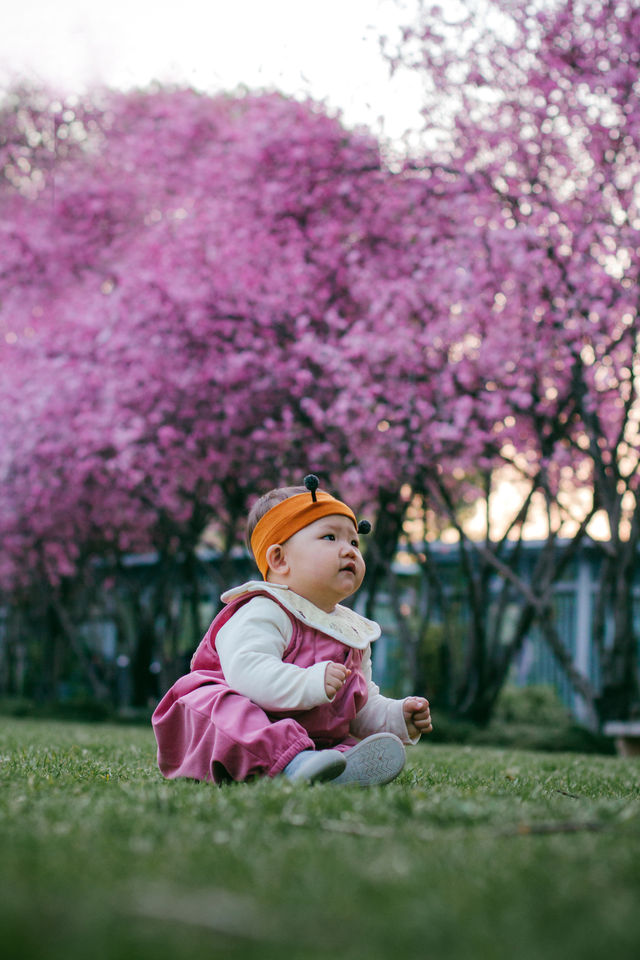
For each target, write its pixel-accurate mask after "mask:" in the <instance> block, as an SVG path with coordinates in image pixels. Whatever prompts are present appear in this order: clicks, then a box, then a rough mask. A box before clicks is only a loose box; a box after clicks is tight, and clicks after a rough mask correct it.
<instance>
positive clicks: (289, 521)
mask: <svg viewBox="0 0 640 960" xmlns="http://www.w3.org/2000/svg"><path fill="white" fill-rule="evenodd" d="M333 513H337V514H340V515H341V516H343V517H349V519H350V520H353V525H354V527H355V528H356V530H357V529H358V521H357V520H356V515H355V513H354V512H353V510H351V508H350V507H348V506H347V505H346V503H343V502H342V500H336V498H335V497H332V496H331V494H330V493H325V492H324V490H318V491H316V499H315V500H313V499H312V498H311V494H310V493H296V494H295V496H293V497H287V499H286V500H282V501H281V502H280V503H276V505H275V507H271V509H270V510H267V512H266V513H265V515H264V516H263V517H261V518H260V520H259V521H258V522H257V524H256V526H255V529H254V531H253V533H252V534H251V549H252V551H253V555H254V557H255V558H256V563H257V564H258V569H259V570H260V573H261V574H262V577H263V579H264V580H266V579H267V573H268V571H269V564H268V563H267V550H268V549H269V547H270V546H272V545H273V544H274V543H284V542H285V540H288V539H289V537H292V536H293V535H294V533H297V532H298V530H302V529H303V527H308V526H309V524H310V523H313V522H314V520H320V518H321V517H328V516H330V515H331V514H333Z"/></svg>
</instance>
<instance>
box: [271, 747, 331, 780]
mask: <svg viewBox="0 0 640 960" xmlns="http://www.w3.org/2000/svg"><path fill="white" fill-rule="evenodd" d="M345 767H346V760H345V754H344V753H341V752H340V750H302V751H301V752H300V753H298V754H296V756H295V757H294V758H293V760H291V761H290V762H289V763H288V764H287V765H286V767H285V768H284V770H283V771H282V772H283V773H284V775H285V777H288V778H289V780H291V781H293V783H319V782H321V781H323V780H333V779H334V777H337V776H338V774H339V773H342V771H343V770H344V769H345Z"/></svg>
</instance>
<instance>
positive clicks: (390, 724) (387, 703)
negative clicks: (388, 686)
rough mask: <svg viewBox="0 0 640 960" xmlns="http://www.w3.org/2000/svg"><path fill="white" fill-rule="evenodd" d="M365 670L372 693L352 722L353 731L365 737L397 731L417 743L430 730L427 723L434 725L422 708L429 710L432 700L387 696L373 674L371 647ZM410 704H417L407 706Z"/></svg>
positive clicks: (364, 661)
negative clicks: (383, 693) (373, 677)
mask: <svg viewBox="0 0 640 960" xmlns="http://www.w3.org/2000/svg"><path fill="white" fill-rule="evenodd" d="M362 672H363V674H364V676H365V679H366V681H367V687H368V693H369V697H368V700H367V702H366V703H365V705H364V707H363V708H362V709H361V710H360V711H359V712H358V714H357V716H356V718H355V720H353V722H352V723H351V732H352V733H353V735H354V736H356V737H360V738H363V737H368V736H369V735H370V734H372V733H379V732H381V731H386V732H388V733H395V735H396V736H397V737H399V738H400V739H401V740H402V741H403V742H404V743H417V742H418V740H419V739H420V735H421V734H422V733H427V732H429V730H428V729H427V726H429V727H430V723H431V721H430V719H429V721H428V725H427V723H425V718H424V717H423V716H422V711H424V710H425V709H426V711H427V713H428V710H429V704H428V701H426V700H424V699H423V698H422V697H407V698H406V699H404V700H393V699H392V698H390V697H384V696H383V695H382V694H381V693H380V689H379V687H378V686H377V685H376V684H375V683H374V682H373V679H372V676H371V651H370V650H368V651H367V652H366V653H365V655H364V657H363V660H362ZM407 704H415V705H414V706H409V707H407ZM418 704H420V706H418ZM422 704H426V708H425V707H423V706H421V705H422ZM416 711H418V713H416ZM418 714H420V716H418ZM407 718H409V719H407ZM414 718H415V720H416V721H417V722H416V723H414V722H413V719H414Z"/></svg>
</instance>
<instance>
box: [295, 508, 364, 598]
mask: <svg viewBox="0 0 640 960" xmlns="http://www.w3.org/2000/svg"><path fill="white" fill-rule="evenodd" d="M282 546H283V549H284V553H285V557H286V559H287V562H288V565H289V574H288V578H287V581H286V582H287V586H289V587H290V588H291V589H292V590H293V591H294V592H295V593H298V594H299V595H300V596H302V597H306V598H307V599H308V600H311V602H312V603H315V605H316V606H317V607H320V608H321V609H322V610H326V611H331V610H333V608H334V607H335V605H336V603H340V602H341V601H342V600H344V599H345V597H349V596H351V594H352V593H355V591H356V590H357V589H358V587H359V586H360V584H361V583H362V579H363V577H364V572H365V565H364V560H363V559H362V554H361V553H360V546H359V538H358V534H357V532H356V529H355V527H354V525H353V522H352V521H351V520H350V519H349V517H344V516H342V515H341V514H337V513H336V514H331V515H330V516H328V517H321V518H320V520H314V522H313V523H310V524H309V526H307V527H303V529H302V530H298V532H297V533H294V535H293V536H292V537H289V539H288V540H286V541H285V543H284V544H283V545H282Z"/></svg>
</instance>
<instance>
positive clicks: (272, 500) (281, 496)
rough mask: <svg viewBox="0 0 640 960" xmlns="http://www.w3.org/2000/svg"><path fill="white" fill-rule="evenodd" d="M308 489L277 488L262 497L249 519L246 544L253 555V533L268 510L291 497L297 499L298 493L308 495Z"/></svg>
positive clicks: (257, 501) (251, 511) (253, 508)
mask: <svg viewBox="0 0 640 960" xmlns="http://www.w3.org/2000/svg"><path fill="white" fill-rule="evenodd" d="M308 492H309V491H308V489H307V488H306V487H276V488H275V489H274V490H269V492H268V493H265V494H264V495H263V496H261V497H260V498H259V499H258V500H256V502H255V503H254V505H253V506H252V507H251V510H250V511H249V517H248V519H247V535H246V543H247V547H248V548H249V552H250V553H253V551H252V550H251V537H252V535H253V531H254V530H255V528H256V526H257V523H258V521H259V520H262V518H263V517H264V515H265V513H266V512H267V510H271V507H275V505H276V503H282V501H283V500H288V499H289V497H295V496H296V494H298V493H308Z"/></svg>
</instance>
